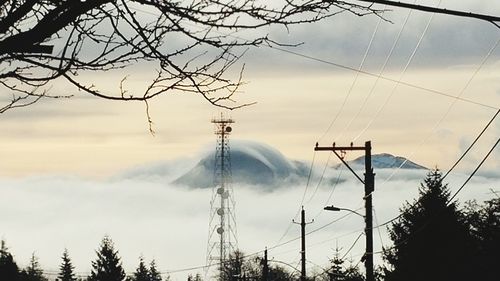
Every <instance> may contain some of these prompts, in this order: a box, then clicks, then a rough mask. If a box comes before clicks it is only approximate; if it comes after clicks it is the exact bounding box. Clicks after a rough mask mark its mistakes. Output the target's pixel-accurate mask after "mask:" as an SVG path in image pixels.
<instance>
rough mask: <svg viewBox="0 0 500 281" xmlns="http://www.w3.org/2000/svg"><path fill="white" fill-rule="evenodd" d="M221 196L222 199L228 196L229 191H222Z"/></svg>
mask: <svg viewBox="0 0 500 281" xmlns="http://www.w3.org/2000/svg"><path fill="white" fill-rule="evenodd" d="M222 198H224V199H227V198H229V192H227V191H226V192H224V193H223V194H222Z"/></svg>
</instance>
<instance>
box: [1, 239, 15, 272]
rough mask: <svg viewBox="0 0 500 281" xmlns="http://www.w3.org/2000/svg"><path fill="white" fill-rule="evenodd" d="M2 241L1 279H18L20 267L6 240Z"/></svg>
mask: <svg viewBox="0 0 500 281" xmlns="http://www.w3.org/2000/svg"><path fill="white" fill-rule="evenodd" d="M0 243H1V245H0V280H9V281H18V280H19V268H18V267H17V264H16V262H15V261H14V258H13V256H12V254H11V253H10V252H9V249H8V248H7V246H6V244H5V241H4V240H2V241H1V242H0Z"/></svg>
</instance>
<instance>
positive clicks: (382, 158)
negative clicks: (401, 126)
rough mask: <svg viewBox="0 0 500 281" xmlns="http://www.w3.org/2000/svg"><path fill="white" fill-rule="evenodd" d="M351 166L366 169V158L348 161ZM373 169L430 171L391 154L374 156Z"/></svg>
mask: <svg viewBox="0 0 500 281" xmlns="http://www.w3.org/2000/svg"><path fill="white" fill-rule="evenodd" d="M347 164H349V165H350V166H353V167H356V168H359V166H361V167H364V165H365V157H364V156H361V157H358V158H356V159H354V160H351V161H347ZM372 166H373V169H375V170H376V169H398V168H400V169H415V170H428V169H427V168H426V167H424V166H422V165H419V164H417V163H415V162H412V161H410V160H408V159H406V158H404V157H401V156H394V155H392V154H389V153H381V154H374V155H372Z"/></svg>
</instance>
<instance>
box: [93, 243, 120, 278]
mask: <svg viewBox="0 0 500 281" xmlns="http://www.w3.org/2000/svg"><path fill="white" fill-rule="evenodd" d="M96 254H97V259H96V260H95V261H93V262H92V271H91V272H90V277H89V278H88V280H89V281H124V280H125V271H124V270H123V267H122V264H121V261H120V257H119V256H118V251H115V249H114V245H113V241H111V238H109V237H108V236H105V237H104V238H103V239H102V241H101V245H100V247H99V250H97V251H96Z"/></svg>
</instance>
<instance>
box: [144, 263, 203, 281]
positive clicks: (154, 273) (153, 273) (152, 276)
mask: <svg viewBox="0 0 500 281" xmlns="http://www.w3.org/2000/svg"><path fill="white" fill-rule="evenodd" d="M197 276H198V275H197ZM198 277H199V276H198ZM169 279H170V278H169V277H168V276H167V277H166V278H165V281H168V280H169ZM149 281H162V278H161V274H160V272H159V271H158V269H157V268H156V262H155V260H152V261H151V263H150V264H149ZM199 281H201V277H200V280H199Z"/></svg>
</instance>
